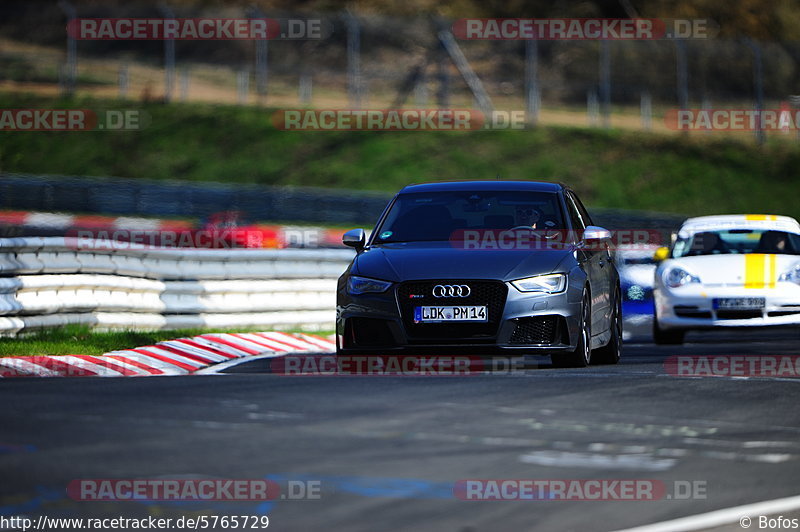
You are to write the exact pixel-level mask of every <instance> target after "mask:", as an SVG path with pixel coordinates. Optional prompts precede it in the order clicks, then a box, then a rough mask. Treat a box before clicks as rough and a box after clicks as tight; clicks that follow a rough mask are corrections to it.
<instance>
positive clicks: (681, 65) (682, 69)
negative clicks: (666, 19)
mask: <svg viewBox="0 0 800 532" xmlns="http://www.w3.org/2000/svg"><path fill="white" fill-rule="evenodd" d="M675 68H676V70H677V72H676V74H677V80H678V87H677V89H678V107H679V108H680V109H681V110H685V109H688V108H689V70H688V66H687V64H686V41H684V40H683V39H677V40H676V41H675Z"/></svg>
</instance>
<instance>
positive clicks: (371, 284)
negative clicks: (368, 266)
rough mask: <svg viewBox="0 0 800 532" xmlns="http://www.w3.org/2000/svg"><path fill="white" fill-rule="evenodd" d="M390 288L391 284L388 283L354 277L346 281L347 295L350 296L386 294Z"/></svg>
mask: <svg viewBox="0 0 800 532" xmlns="http://www.w3.org/2000/svg"><path fill="white" fill-rule="evenodd" d="M390 286H392V283H390V282H389V281H381V280H378V279H370V278H368V277H358V276H356V275H352V276H350V278H349V279H347V293H348V294H350V295H351V296H358V295H361V294H379V293H381V292H386V291H387V290H388V289H389V287H390Z"/></svg>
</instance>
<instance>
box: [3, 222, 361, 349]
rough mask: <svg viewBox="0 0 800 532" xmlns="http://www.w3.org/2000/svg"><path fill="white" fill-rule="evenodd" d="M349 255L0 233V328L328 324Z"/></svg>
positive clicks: (7, 331)
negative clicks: (160, 245)
mask: <svg viewBox="0 0 800 532" xmlns="http://www.w3.org/2000/svg"><path fill="white" fill-rule="evenodd" d="M352 257H353V252H352V251H351V250H347V249H341V250H302V249H286V250H263V249H253V250H230V249H227V250H226V249H203V250H198V249H180V248H153V247H147V246H141V245H134V244H129V243H125V242H115V241H105V240H86V239H76V238H69V237H45V238H38V237H34V238H8V239H0V334H15V333H17V332H20V331H24V330H28V329H36V328H44V327H54V326H60V325H65V324H85V325H89V326H92V327H97V328H103V329H136V328H139V329H176V328H186V327H262V326H268V327H278V326H281V327H303V328H308V329H315V328H316V329H319V328H332V324H333V310H334V305H335V291H336V278H337V277H338V276H339V275H340V274H341V273H342V272H343V271H344V269H345V268H346V267H347V264H348V263H349V261H350V260H351V259H352Z"/></svg>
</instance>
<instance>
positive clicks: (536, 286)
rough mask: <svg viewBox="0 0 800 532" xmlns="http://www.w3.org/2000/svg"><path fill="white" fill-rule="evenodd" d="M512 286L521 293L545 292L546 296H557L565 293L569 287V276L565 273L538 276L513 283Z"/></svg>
mask: <svg viewBox="0 0 800 532" xmlns="http://www.w3.org/2000/svg"><path fill="white" fill-rule="evenodd" d="M511 284H512V285H513V286H514V288H516V289H517V290H519V291H520V292H544V293H546V294H556V293H558V292H563V291H564V289H565V288H566V287H567V275H566V274H564V273H552V274H550V275H536V276H534V277H526V278H524V279H517V280H516V281H511Z"/></svg>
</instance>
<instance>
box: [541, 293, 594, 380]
mask: <svg viewBox="0 0 800 532" xmlns="http://www.w3.org/2000/svg"><path fill="white" fill-rule="evenodd" d="M590 305H591V300H590V299H589V293H588V292H587V291H585V290H584V292H583V302H582V304H581V335H580V338H579V339H578V345H577V346H575V350H574V351H569V352H566V353H553V354H552V355H550V360H551V361H552V362H553V367H556V368H585V367H586V366H588V365H589V363H590V362H591V359H592V350H591V349H589V345H590V343H591V341H592V323H591V319H592V318H591V316H592V312H591V306H590Z"/></svg>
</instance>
